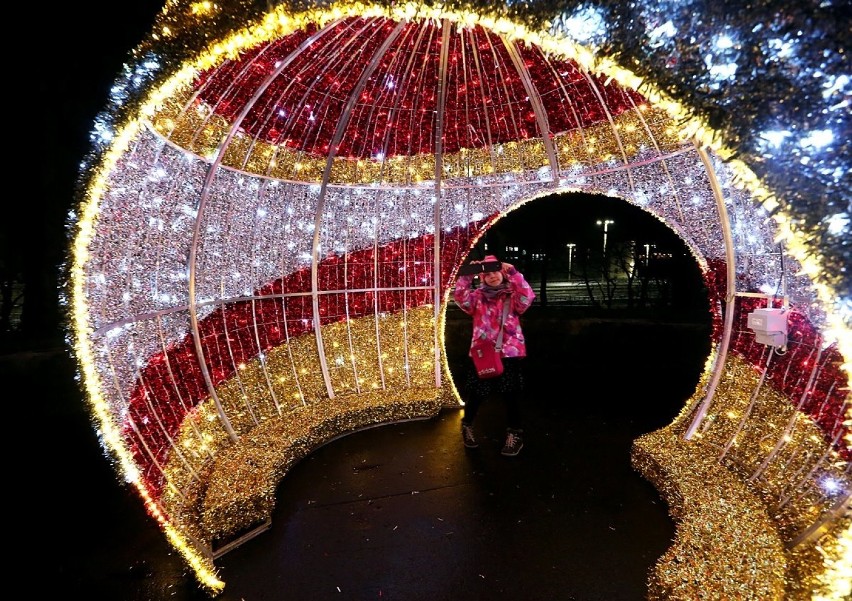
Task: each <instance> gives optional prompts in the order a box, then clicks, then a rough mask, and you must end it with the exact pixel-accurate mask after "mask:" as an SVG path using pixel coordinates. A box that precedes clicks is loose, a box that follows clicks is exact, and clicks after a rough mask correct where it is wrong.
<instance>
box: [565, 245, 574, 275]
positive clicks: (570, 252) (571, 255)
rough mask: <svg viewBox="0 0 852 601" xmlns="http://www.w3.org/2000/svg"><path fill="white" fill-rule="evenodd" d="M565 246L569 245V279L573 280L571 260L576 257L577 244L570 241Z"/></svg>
mask: <svg viewBox="0 0 852 601" xmlns="http://www.w3.org/2000/svg"><path fill="white" fill-rule="evenodd" d="M565 246H567V247H568V281H569V282H570V281H571V260H572V259H573V258H574V247H575V246H577V245H576V244H574V243H573V242H569V243H568V244H566V245H565Z"/></svg>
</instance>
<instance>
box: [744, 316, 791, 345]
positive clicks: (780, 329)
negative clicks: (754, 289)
mask: <svg viewBox="0 0 852 601" xmlns="http://www.w3.org/2000/svg"><path fill="white" fill-rule="evenodd" d="M748 327H749V329H750V330H752V331H754V339H755V340H756V341H757V342H759V343H760V344H767V345H769V346H777V347H781V346H784V345H786V344H787V312H786V310H784V309H776V308H766V309H755V310H754V311H753V312H752V313H749V314H748Z"/></svg>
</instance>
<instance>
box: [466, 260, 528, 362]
mask: <svg viewBox="0 0 852 601" xmlns="http://www.w3.org/2000/svg"><path fill="white" fill-rule="evenodd" d="M507 273H508V276H509V277H508V278H507V281H508V283H509V290H510V294H505V295H501V296H499V297H497V298H495V299H492V300H489V299H487V298H486V297H485V295H484V293H483V292H482V287H481V286H480V287H479V288H471V284H472V283H473V277H474V276H472V275H463V276H459V278H458V280H456V288H455V290H454V291H453V300H454V301H455V303H456V305H458V307H459V308H460V309H461V310H462V311H464V312H465V313H467V314H468V315H471V316H472V317H473V334H472V336H471V341H470V342H471V345H473V343H474V342H476V341H477V340H483V339H489V340H493V341H495V342H496V341H497V334H498V333H499V332H500V319H501V318H502V316H503V303H504V302H506V301H507V300H509V302H511V303H512V304H511V307H510V309H509V314H508V315H507V316H506V323H505V325H504V327H503V356H504V357H526V356H527V346H526V341H525V340H524V333H523V332H522V331H521V319H520V316H521V314H522V313H524V311H526V310H527V309H529V308H530V305H532V303H533V300H535V292H533V289H532V288H531V287H530V285H529V284H528V283H527V281H526V280H525V279H524V276H523V274H521V272H520V271H518V270H517V269H515V268H514V267H513V268H511V269H509V271H508V272H507Z"/></svg>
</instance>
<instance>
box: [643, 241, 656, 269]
mask: <svg viewBox="0 0 852 601" xmlns="http://www.w3.org/2000/svg"><path fill="white" fill-rule="evenodd" d="M656 246H657V245H656V244H646V245H645V267H647V266H648V259H650V257H651V249H652V248H654V247H656Z"/></svg>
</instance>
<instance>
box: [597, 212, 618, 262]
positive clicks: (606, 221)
mask: <svg viewBox="0 0 852 601" xmlns="http://www.w3.org/2000/svg"><path fill="white" fill-rule="evenodd" d="M610 223H615V221H613V220H612V219H604V220H603V221H601V220H600V219H598V225H602V226H603V230H604V231H603V252H604V254H606V234H607V232H608V231H609V224H610Z"/></svg>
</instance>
